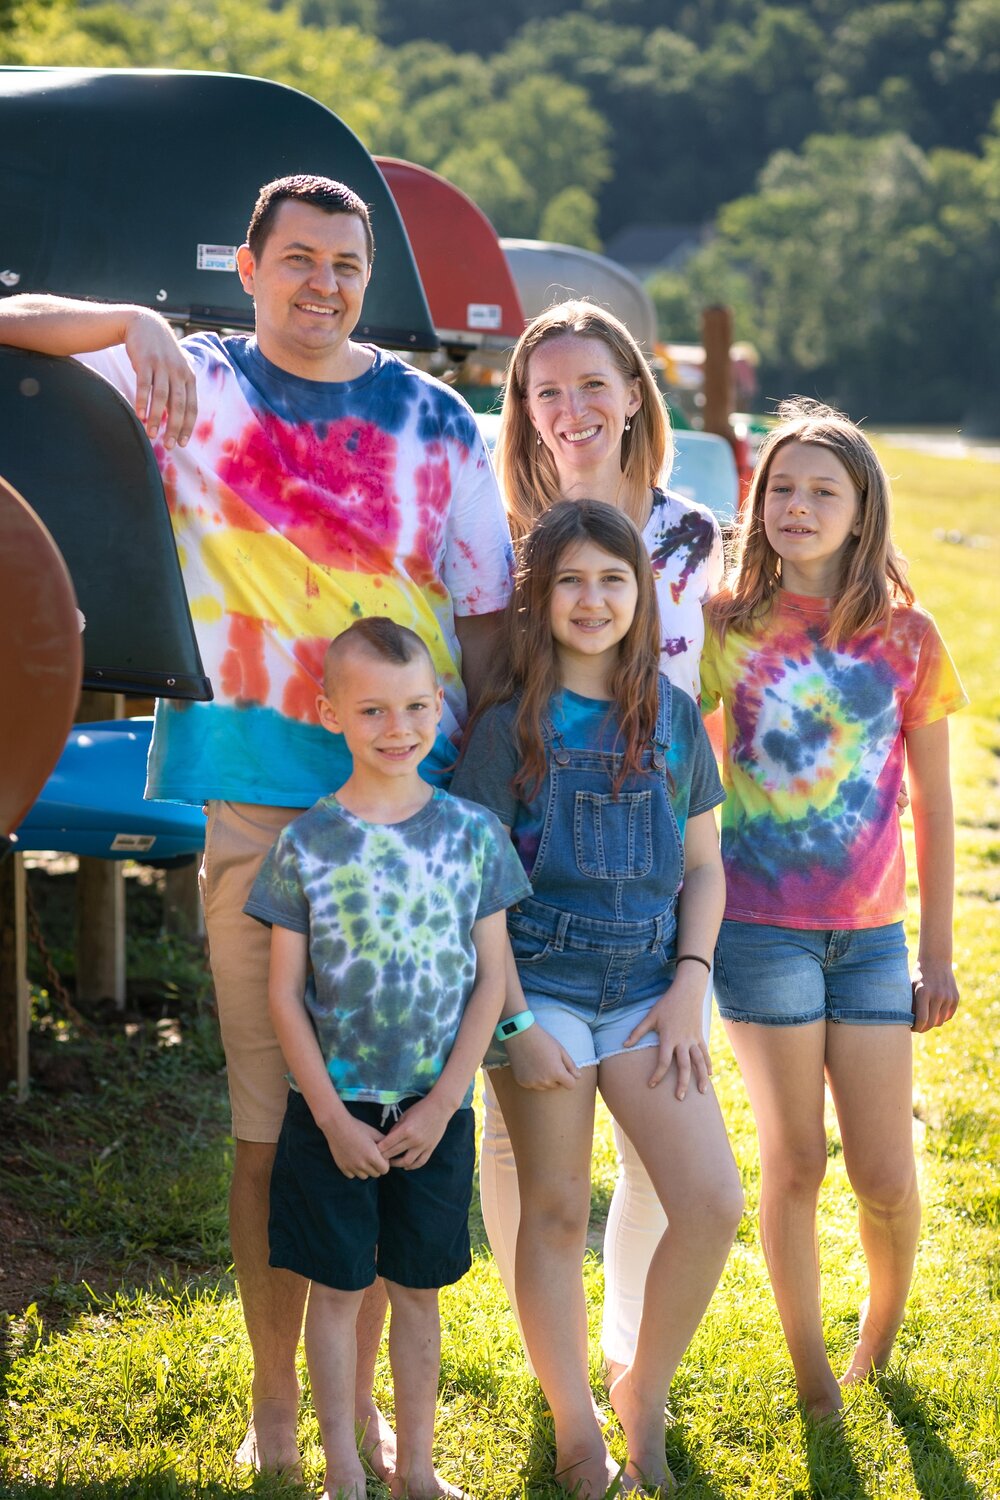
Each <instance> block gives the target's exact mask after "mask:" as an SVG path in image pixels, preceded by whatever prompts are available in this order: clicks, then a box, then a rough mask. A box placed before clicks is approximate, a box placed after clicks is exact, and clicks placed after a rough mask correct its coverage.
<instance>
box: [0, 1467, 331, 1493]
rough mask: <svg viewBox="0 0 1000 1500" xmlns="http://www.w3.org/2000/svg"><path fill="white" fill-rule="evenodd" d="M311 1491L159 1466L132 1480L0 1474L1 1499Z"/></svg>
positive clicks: (280, 1482) (274, 1482)
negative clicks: (187, 1475) (180, 1473)
mask: <svg viewBox="0 0 1000 1500" xmlns="http://www.w3.org/2000/svg"><path fill="white" fill-rule="evenodd" d="M309 1493H310V1491H309V1490H307V1489H305V1488H304V1487H302V1486H300V1485H296V1484H289V1483H287V1482H286V1481H284V1480H280V1479H262V1478H261V1477H260V1476H259V1475H258V1476H256V1477H253V1478H248V1479H246V1480H245V1481H241V1480H237V1479H234V1480H233V1481H232V1483H230V1484H218V1483H216V1482H215V1481H214V1480H189V1479H178V1477H177V1475H176V1474H174V1473H172V1472H171V1471H170V1470H169V1469H160V1470H156V1471H153V1472H151V1473H149V1474H143V1475H138V1476H136V1477H135V1478H132V1479H110V1480H84V1481H81V1480H79V1479H67V1480H61V1479H53V1480H51V1481H49V1482H47V1483H44V1484H42V1483H39V1482H37V1481H36V1480H33V1479H16V1478H9V1477H7V1475H5V1474H3V1473H0V1500H246V1497H247V1496H248V1495H252V1496H255V1497H256V1500H300V1497H303V1496H306V1495H308V1494H309Z"/></svg>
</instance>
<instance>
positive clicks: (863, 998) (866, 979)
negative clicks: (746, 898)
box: [715, 921, 913, 1026]
mask: <svg viewBox="0 0 1000 1500" xmlns="http://www.w3.org/2000/svg"><path fill="white" fill-rule="evenodd" d="M715 998H716V1001H717V1002H718V1006H719V1015H720V1016H722V1018H723V1020H725V1021H751V1022H753V1023H754V1024H755V1025H757V1026H807V1025H809V1024H810V1023H811V1022H813V1021H840V1022H847V1023H849V1024H851V1025H855V1026H912V1025H913V991H912V987H911V984H910V966H909V960H908V958H907V953H906V938H905V936H904V933H903V924H902V922H892V923H890V924H889V925H888V926H886V927H861V928H855V929H852V930H848V929H830V930H818V931H813V930H809V929H803V928H797V927H771V926H768V925H767V924H765V923H757V922H730V921H727V922H723V924H722V928H721V930H720V932H719V941H718V943H717V945H716V949H715Z"/></svg>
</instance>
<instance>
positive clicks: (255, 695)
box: [83, 333, 512, 807]
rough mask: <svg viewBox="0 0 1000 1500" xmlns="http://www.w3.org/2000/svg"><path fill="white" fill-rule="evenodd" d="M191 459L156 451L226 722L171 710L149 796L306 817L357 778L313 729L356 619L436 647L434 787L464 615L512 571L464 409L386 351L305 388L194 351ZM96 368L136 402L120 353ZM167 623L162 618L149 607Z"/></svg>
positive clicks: (447, 736) (252, 362)
mask: <svg viewBox="0 0 1000 1500" xmlns="http://www.w3.org/2000/svg"><path fill="white" fill-rule="evenodd" d="M183 347H184V349H185V352H186V353H187V355H188V357H189V359H190V361H191V363H192V365H193V367H194V370H195V374H196V378H197V382H198V421H197V425H196V427H195V430H194V433H193V435H192V437H191V440H190V442H189V443H188V445H187V446H186V447H185V448H176V447H175V448H174V449H172V450H171V451H169V452H167V451H166V450H165V449H164V447H163V445H162V443H160V442H157V443H155V444H154V449H155V451H156V456H157V461H158V463H159V465H160V470H161V473H162V475H163V481H164V487H165V490H166V495H167V503H168V505H169V507H170V513H171V518H172V522H173V527H174V534H175V537H176V540H177V549H178V554H179V556H180V561H181V568H182V570H183V574H184V582H185V585H186V587H187V593H188V600H189V603H190V606H191V614H192V617H193V619H194V624H195V631H196V634H197V636H198V644H199V646H200V648H201V655H202V661H203V662H204V666H205V670H206V672H207V674H208V676H209V677H210V679H211V682H212V687H213V690H214V693H215V701H214V702H213V703H207V704H203V703H183V702H176V701H175V702H169V703H168V702H161V703H159V704H158V705H157V713H156V726H155V733H154V737H153V746H152V750H151V752H150V761H149V772H148V785H147V795H148V796H150V797H159V798H164V799H167V800H171V801H181V802H201V801H205V800H207V799H209V798H216V797H218V798H225V799H228V800H230V801H234V802H256V803H270V804H273V805H276V806H285V807H308V806H310V805H311V804H312V803H313V802H315V801H316V799H317V797H319V796H321V795H323V794H324V793H325V792H329V791H330V790H331V789H332V788H334V787H337V786H340V785H341V784H342V783H343V782H344V781H345V780H346V779H347V776H348V775H349V774H350V756H349V753H348V751H347V749H346V746H345V744H344V742H343V740H342V739H341V738H340V736H333V735H330V734H328V733H327V731H326V730H325V729H323V728H322V727H321V725H320V724H319V721H318V718H317V715H316V695H317V693H318V692H319V691H320V690H321V676H322V662H323V654H324V651H325V649H326V646H327V643H328V641H329V640H330V639H331V637H332V636H335V635H337V634H338V633H339V632H340V631H341V630H344V629H345V628H346V627H347V626H348V625H350V624H351V623H352V622H353V621H354V620H356V619H357V618H358V617H359V616H362V615H388V616H390V617H391V618H392V619H394V620H396V621H397V623H398V624H400V625H407V626H409V627H410V629H412V630H415V631H416V632H417V634H418V635H419V636H420V637H421V638H422V639H423V640H424V641H425V642H426V644H427V646H428V648H429V650H430V653H431V656H432V658H433V661H434V666H435V668H436V670H437V672H438V674H439V677H440V681H441V684H442V686H443V688H444V691H445V710H444V715H443V718H442V721H441V726H440V729H439V732H438V740H437V744H436V745H435V748H434V750H433V752H432V754H431V755H430V756H429V757H428V759H427V760H426V761H425V762H424V765H423V767H422V774H423V775H425V776H426V777H427V779H428V780H431V781H438V780H440V779H441V778H442V777H444V776H446V775H447V772H448V770H449V769H450V767H451V765H452V763H453V761H454V759H455V754H456V750H455V742H456V741H457V738H458V735H459V733H460V730H461V727H462V725H463V724H464V722H465V717H466V700H465V690H464V688H463V686H462V680H461V676H460V673H459V662H460V652H459V647H458V642H457V638H456V633H455V616H456V615H481V614H491V613H493V612H494V611H496V610H499V609H502V608H503V606H504V604H505V603H506V601H507V597H508V594H509V592H510V573H511V566H512V554H511V549H510V537H509V533H508V529H507V522H506V518H505V515H504V512H503V506H502V504H501V501H500V496H499V492H498V490H497V486H496V480H495V477H494V474H493V470H492V467H491V465H490V461H489V458H488V456H487V454H486V451H485V448H484V446H483V443H482V441H481V439H480V437H479V433H478V429H477V428H476V424H475V420H474V418H473V416H472V413H471V412H470V410H469V408H468V407H467V406H466V404H465V403H464V401H462V400H461V398H460V397H458V396H456V395H455V393H454V392H452V391H449V390H448V389H447V387H445V386H443V385H442V384H441V383H440V382H439V381H437V380H433V379H432V378H431V377H430V376H428V375H425V374H423V373H422V372H421V371H419V370H415V369H413V368H412V367H411V366H409V365H407V364H406V363H405V362H404V361H403V360H401V359H399V358H398V357H397V356H396V355H393V354H388V353H386V352H385V351H383V350H378V349H373V350H372V351H371V352H372V355H373V363H372V365H371V367H370V368H369V369H368V370H367V371H366V372H365V373H364V374H363V375H361V376H359V377H358V378H357V379H356V380H351V381H344V382H335V383H334V382H320V381H312V380H304V379H302V378H300V377H298V376H295V375H290V374H288V373H287V372H286V371H284V370H280V369H278V368H277V366H275V365H273V364H272V363H271V362H270V361H269V360H267V359H265V358H264V356H263V355H262V354H261V353H260V351H259V349H258V348H257V345H256V343H255V341H254V340H253V339H247V338H243V337H234V338H225V339H223V338H220V337H219V336H218V335H217V334H211V333H205V334H195V335H193V336H192V337H190V338H187V339H185V340H184V343H183ZM83 358H84V362H85V363H86V364H88V365H89V366H90V367H91V368H92V369H95V370H97V371H98V372H99V373H100V374H102V375H104V376H106V377H107V378H108V379H109V380H111V381H112V383H113V384H114V385H115V386H117V388H118V389H119V390H120V391H121V393H122V394H123V395H124V396H125V398H126V399H127V400H128V401H129V403H131V402H132V400H133V397H134V394H135V375H134V373H133V370H132V367H131V365H130V363H129V361H128V358H127V356H126V354H125V351H124V349H123V348H121V347H119V348H116V349H108V350H102V351H100V352H99V353H97V354H88V355H85V356H84V357H83ZM150 608H151V609H155V608H156V600H155V599H151V600H150Z"/></svg>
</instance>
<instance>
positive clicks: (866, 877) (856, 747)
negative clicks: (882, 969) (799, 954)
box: [701, 591, 968, 929]
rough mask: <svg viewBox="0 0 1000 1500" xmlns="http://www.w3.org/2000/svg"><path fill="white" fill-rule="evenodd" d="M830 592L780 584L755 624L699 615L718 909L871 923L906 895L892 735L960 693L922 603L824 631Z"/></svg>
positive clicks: (750, 918)
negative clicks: (718, 814)
mask: <svg viewBox="0 0 1000 1500" xmlns="http://www.w3.org/2000/svg"><path fill="white" fill-rule="evenodd" d="M828 618H829V605H828V601H826V600H823V599H813V598H808V597H804V596H800V595H796V594H789V593H785V592H784V591H782V592H781V593H780V594H779V595H778V600H777V603H776V604H775V606H774V608H773V609H772V611H771V613H770V614H769V616H768V617H767V618H766V620H765V621H764V623H763V624H762V626H761V628H760V629H759V631H758V632H757V633H755V634H754V635H753V636H746V635H740V634H738V633H737V632H736V631H733V630H730V631H729V632H728V634H727V636H726V640H725V645H724V646H720V644H719V640H718V636H717V635H716V634H715V632H714V631H713V630H712V629H711V625H709V628H708V630H707V632H706V643H705V653H704V656H703V657H702V666H701V680H702V708H703V709H704V710H706V711H707V710H708V709H709V708H714V707H715V705H716V704H717V703H718V701H719V699H720V697H721V699H722V702H723V704H724V707H725V760H724V767H723V784H724V785H725V788H726V802H725V804H724V806H723V810H722V858H723V863H724V865H725V870H726V917H727V918H729V919H730V920H731V921H737V922H766V923H771V924H774V925H775V926H779V927H800V928H813V929H829V928H857V927H881V926H884V925H886V924H887V923H889V922H897V921H899V920H900V918H901V917H902V916H903V913H904V908H905V888H906V878H905V870H904V866H903V847H902V840H901V837H900V829H899V814H898V812H897V809H896V798H897V795H898V793H899V787H900V782H901V780H902V777H903V771H904V761H905V753H904V736H905V734H906V733H907V732H908V731H910V730H914V729H919V728H921V727H922V726H923V725H926V724H931V723H933V722H934V721H935V720H936V719H940V718H942V717H943V716H944V715H945V714H950V713H953V712H954V711H955V709H957V708H961V707H962V705H963V704H964V703H966V702H967V701H968V700H967V699H966V697H965V694H964V693H963V691H962V685H961V683H960V682H959V680H958V676H957V673H956V671H955V668H954V665H953V664H952V661H951V658H950V657H949V655H948V652H947V650H946V649H945V646H944V644H943V642H942V640H941V637H940V636H939V635H938V632H937V628H936V626H935V624H934V621H933V620H932V619H931V617H930V616H929V615H928V614H926V613H925V612H924V611H923V610H921V609H918V608H915V607H914V608H906V607H903V606H898V607H895V608H894V609H893V611H892V618H891V622H890V625H889V629H888V631H886V630H884V629H876V630H871V631H868V632H866V633H865V634H863V635H859V636H857V637H855V638H854V639H853V640H851V641H850V642H848V643H847V644H846V645H844V646H840V647H837V648H833V647H830V646H826V645H824V644H823V633H824V630H825V627H826V623H827V620H828Z"/></svg>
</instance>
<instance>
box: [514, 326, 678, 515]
mask: <svg viewBox="0 0 1000 1500" xmlns="http://www.w3.org/2000/svg"><path fill="white" fill-rule="evenodd" d="M566 334H574V335H575V336H576V337H578V338H584V339H599V340H600V341H601V343H602V344H604V346H605V348H606V349H607V350H608V352H609V353H610V355H611V357H612V359H613V360H614V362H615V365H616V367H617V369H618V370H619V371H620V372H621V374H622V376H623V378H624V379H625V380H628V381H631V380H638V382H639V389H640V391H641V393H642V404H641V405H640V407H639V409H638V411H636V412H635V413H634V414H633V416H632V418H631V431H629V432H626V433H623V434H622V450H621V451H622V459H621V462H622V479H623V485H622V509H623V510H624V512H625V514H626V515H627V516H628V517H629V519H630V520H632V521H634V522H635V523H636V525H638V526H642V524H643V523H644V521H645V519H646V509H647V502H648V497H649V491H650V490H651V489H652V487H653V486H654V485H655V484H659V483H660V480H661V477H662V475H663V473H664V467H665V465H667V463H668V460H669V459H671V458H672V457H673V443H672V440H671V434H670V423H669V421H668V419H667V412H666V407H665V406H664V404H663V397H662V396H661V395H660V392H659V390H658V389H657V386H656V382H655V380H654V379H653V375H652V372H651V370H650V368H649V365H648V364H647V363H646V360H645V359H644V358H643V354H642V351H641V349H640V348H639V345H638V344H637V343H636V341H635V339H634V338H633V337H632V335H631V334H630V333H629V331H628V329H627V328H626V327H625V324H624V323H622V322H620V321H619V319H618V318H616V317H615V316H614V314H613V313H609V312H606V311H605V309H604V308H603V307H598V306H597V304H596V303H594V302H585V301H572V302H559V303H557V304H556V305H555V306H554V307H550V308H547V309H546V311H545V312H543V313H539V314H538V316H537V318H532V320H531V322H530V323H529V324H528V326H527V327H526V328H525V330H524V332H523V333H522V334H521V337H520V338H519V339H518V341H517V343H516V345H515V346H514V352H513V354H512V355H511V358H510V364H509V365H508V367H507V384H506V388H505V390H504V398H503V410H502V413H501V417H500V433H499V436H498V438H497V446H496V464H497V473H498V475H499V478H500V489H501V491H502V493H503V497H504V502H505V504H506V506H507V515H508V519H509V521H510V529H511V533H512V535H513V537H514V540H515V542H517V541H519V540H520V538H521V537H522V536H524V535H525V534H526V533H527V532H529V531H530V530H531V528H532V526H533V525H534V523H535V522H536V521H537V520H538V517H539V516H540V515H541V514H542V512H543V511H545V510H547V509H548V507H549V506H550V505H554V504H555V502H556V501H557V500H560V499H562V494H561V492H560V489H559V475H558V472H557V471H556V466H555V462H554V460H553V458H552V454H551V453H550V452H549V450H548V448H547V447H546V446H545V444H544V443H539V441H538V435H537V433H536V432H535V429H534V426H533V425H532V422H531V418H530V417H529V416H528V404H527V395H528V363H529V361H530V359H531V356H532V354H534V352H535V350H536V349H537V348H538V347H539V345H540V344H544V343H547V342H548V341H549V340H550V339H557V338H562V337H563V336H564V335H566Z"/></svg>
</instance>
